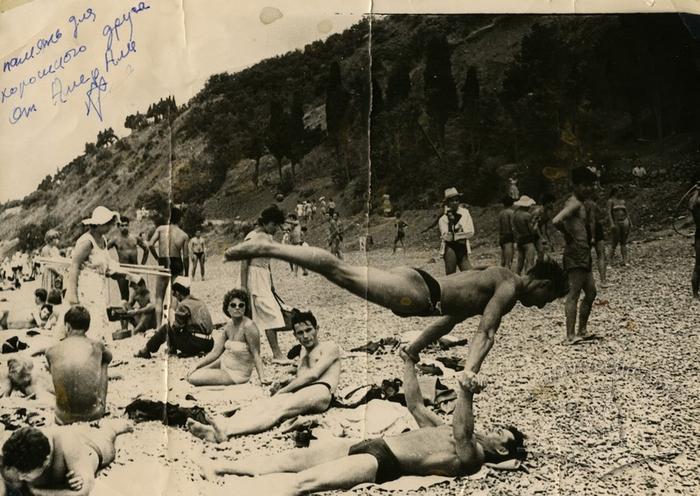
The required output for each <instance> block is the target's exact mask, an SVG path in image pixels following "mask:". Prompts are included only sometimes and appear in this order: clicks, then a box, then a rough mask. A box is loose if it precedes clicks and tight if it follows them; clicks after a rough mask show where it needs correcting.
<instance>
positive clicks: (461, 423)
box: [452, 370, 485, 468]
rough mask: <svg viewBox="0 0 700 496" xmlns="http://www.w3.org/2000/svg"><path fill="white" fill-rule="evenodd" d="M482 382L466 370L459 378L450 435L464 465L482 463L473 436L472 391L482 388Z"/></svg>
mask: <svg viewBox="0 0 700 496" xmlns="http://www.w3.org/2000/svg"><path fill="white" fill-rule="evenodd" d="M484 387H485V386H484V384H483V383H482V382H479V381H478V380H476V379H475V378H474V375H473V374H471V373H470V372H469V371H468V370H465V371H464V374H463V375H462V376H460V379H459V391H458V393H457V404H456V405H455V412H454V417H453V418H452V435H453V437H454V439H455V449H456V450H457V456H458V457H459V460H460V461H461V462H462V464H463V465H465V467H467V468H469V467H474V466H476V467H478V466H480V465H481V463H483V454H482V455H480V454H479V451H478V449H477V446H476V439H475V438H474V406H473V401H472V400H473V398H474V393H478V392H480V391H482V390H483V389H484Z"/></svg>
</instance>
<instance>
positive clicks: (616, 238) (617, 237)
mask: <svg viewBox="0 0 700 496" xmlns="http://www.w3.org/2000/svg"><path fill="white" fill-rule="evenodd" d="M629 233H630V224H629V221H624V222H615V223H614V224H613V226H612V250H611V253H610V258H611V259H612V258H614V257H615V250H616V249H617V245H618V244H619V245H620V254H621V255H622V266H623V267H624V266H626V265H627V264H628V263H629V258H628V255H627V238H628V237H629Z"/></svg>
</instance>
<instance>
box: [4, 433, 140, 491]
mask: <svg viewBox="0 0 700 496" xmlns="http://www.w3.org/2000/svg"><path fill="white" fill-rule="evenodd" d="M126 432H132V428H131V425H130V424H129V422H128V421H126V420H111V421H103V422H101V425H100V427H99V428H95V427H89V426H87V425H80V426H65V427H54V428H52V429H46V430H39V429H37V428H35V427H22V428H21V429H18V430H16V431H15V432H13V433H12V435H11V436H10V437H9V438H8V439H7V441H5V444H4V445H3V447H2V465H1V466H0V474H2V478H3V479H5V482H6V484H7V485H8V486H9V487H10V489H11V490H12V489H17V490H19V491H21V494H29V493H31V494H33V495H34V496H68V495H70V496H87V495H88V494H90V492H91V491H92V488H93V486H94V484H95V475H96V474H97V471H98V470H100V469H102V468H104V467H106V466H108V465H109V464H110V463H112V462H113V461H114V456H115V453H116V451H115V449H114V440H115V438H116V437H117V436H118V435H120V434H124V433H126ZM0 482H1V481H0ZM3 493H4V491H3V488H2V486H0V494H3Z"/></svg>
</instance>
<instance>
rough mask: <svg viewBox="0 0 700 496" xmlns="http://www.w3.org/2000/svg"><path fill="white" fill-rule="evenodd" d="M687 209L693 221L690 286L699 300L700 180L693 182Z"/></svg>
mask: <svg viewBox="0 0 700 496" xmlns="http://www.w3.org/2000/svg"><path fill="white" fill-rule="evenodd" d="M688 208H689V209H690V212H691V213H692V214H693V220H694V221H695V267H693V277H692V279H691V284H692V287H693V298H695V299H696V300H700V296H698V284H699V283H700V178H698V180H697V181H696V182H695V191H694V192H693V194H692V195H690V201H689V202H688Z"/></svg>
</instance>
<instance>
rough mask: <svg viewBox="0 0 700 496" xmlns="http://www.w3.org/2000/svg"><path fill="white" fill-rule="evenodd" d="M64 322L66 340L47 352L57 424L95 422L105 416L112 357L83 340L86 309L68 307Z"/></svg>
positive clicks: (101, 346) (101, 345)
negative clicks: (108, 368)
mask: <svg viewBox="0 0 700 496" xmlns="http://www.w3.org/2000/svg"><path fill="white" fill-rule="evenodd" d="M63 320H64V322H65V331H66V337H65V338H63V339H62V340H61V341H60V342H59V343H58V344H57V345H55V346H53V347H52V348H49V349H48V351H47V352H46V361H47V362H48V364H49V372H51V377H52V378H53V384H54V389H55V391H56V423H59V424H70V423H73V422H79V421H87V420H96V419H98V418H100V417H102V416H103V415H104V414H105V408H106V404H107V382H108V376H107V367H109V362H111V361H112V353H111V352H110V351H109V350H108V349H107V348H106V347H105V345H104V343H102V342H101V341H93V340H92V339H89V338H88V337H86V336H85V333H86V332H87V331H88V328H89V327H90V313H89V312H88V311H87V309H86V308H85V307H82V306H80V305H76V306H74V307H71V308H70V309H69V310H68V311H67V312H66V315H65V317H64V318H63Z"/></svg>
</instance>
